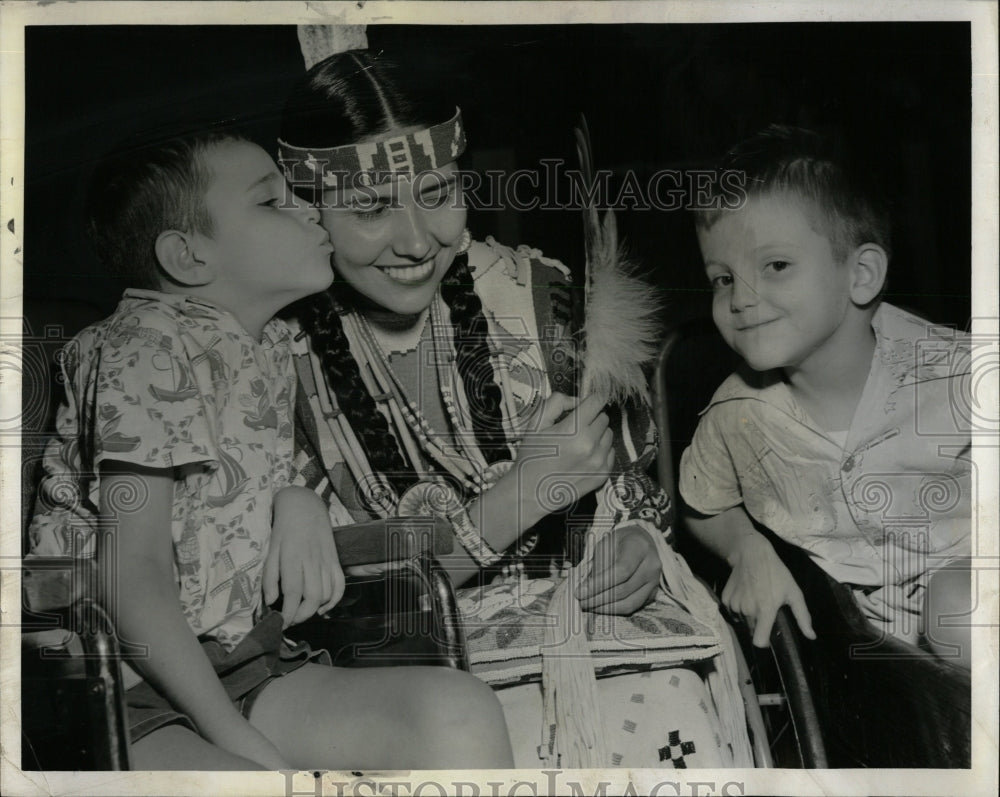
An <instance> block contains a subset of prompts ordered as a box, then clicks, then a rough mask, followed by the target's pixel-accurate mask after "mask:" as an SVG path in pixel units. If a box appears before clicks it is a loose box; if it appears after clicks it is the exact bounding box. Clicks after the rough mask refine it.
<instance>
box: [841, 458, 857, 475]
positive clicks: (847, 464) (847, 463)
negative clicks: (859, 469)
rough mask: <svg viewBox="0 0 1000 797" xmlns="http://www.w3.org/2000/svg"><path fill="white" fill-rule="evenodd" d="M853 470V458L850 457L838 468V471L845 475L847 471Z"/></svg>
mask: <svg viewBox="0 0 1000 797" xmlns="http://www.w3.org/2000/svg"><path fill="white" fill-rule="evenodd" d="M853 468H854V456H853V455H851V456H849V457H848V458H847V459H845V460H844V464H843V465H841V466H840V469H841V470H842V471H843V472H844V473H847V471H849V470H851V469H853Z"/></svg>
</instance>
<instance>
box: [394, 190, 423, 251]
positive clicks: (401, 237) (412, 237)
mask: <svg viewBox="0 0 1000 797" xmlns="http://www.w3.org/2000/svg"><path fill="white" fill-rule="evenodd" d="M394 232H395V235H394V236H393V241H392V250H393V252H394V253H395V254H396V255H398V256H400V257H408V258H412V259H414V260H422V259H423V258H424V257H426V256H427V253H428V252H430V251H431V232H430V230H429V229H428V226H427V215H426V213H425V211H424V210H423V209H422V208H419V207H417V206H416V203H406V204H404V205H403V207H402V208H401V209H400V212H399V213H397V214H396V229H395V231H394Z"/></svg>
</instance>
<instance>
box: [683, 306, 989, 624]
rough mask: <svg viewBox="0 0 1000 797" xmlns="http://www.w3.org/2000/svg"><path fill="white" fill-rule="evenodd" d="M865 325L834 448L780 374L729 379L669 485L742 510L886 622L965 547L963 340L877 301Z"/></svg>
mask: <svg viewBox="0 0 1000 797" xmlns="http://www.w3.org/2000/svg"><path fill="white" fill-rule="evenodd" d="M872 328H873V330H874V332H875V339H876V343H875V353H874V356H873V358H872V365H871V370H870V371H869V374H868V379H867V381H866V383H865V387H864V391H863V393H862V397H861V400H860V402H859V404H858V408H857V410H856V411H855V414H854V419H853V421H852V423H851V427H850V429H849V430H847V433H846V442H843V440H841V441H839V442H838V440H837V439H836V435H835V434H830V433H828V432H824V431H823V430H822V429H820V428H819V427H818V426H817V425H816V424H815V423H814V422H813V421H812V420H811V419H810V417H809V416H808V415H807V414H806V413H805V411H804V410H803V409H802V408H801V407H800V406H799V405H798V404H797V403H796V401H795V399H794V398H793V396H792V394H791V392H790V391H789V389H788V386H787V385H786V384H784V383H783V382H782V381H781V379H780V375H778V374H776V373H775V372H769V373H767V374H755V373H753V372H751V371H746V372H744V371H740V372H737V373H735V374H733V375H732V376H730V377H729V378H728V379H727V380H726V381H725V382H724V383H723V384H722V386H721V387H720V388H719V389H718V391H716V393H715V395H714V396H713V398H712V401H711V403H710V405H709V407H708V408H707V409H706V410H705V411H704V413H703V415H702V419H701V422H700V423H699V424H698V429H697V431H696V432H695V437H694V440H693V441H692V443H691V446H690V447H689V448H688V449H687V450H686V451H685V452H684V455H683V457H682V460H681V479H680V489H681V494H682V495H683V496H684V500H685V501H686V502H687V503H688V505H689V506H691V507H692V508H693V509H695V510H696V511H698V512H701V513H704V514H707V515H715V514H718V513H720V512H724V511H725V510H727V509H731V508H732V507H735V506H738V505H739V504H743V505H744V506H745V507H746V510H747V512H748V513H749V514H750V515H751V516H752V517H753V518H754V519H756V520H757V521H758V522H760V523H762V524H763V525H765V526H767V527H768V528H770V529H771V530H772V531H774V532H775V533H776V534H778V535H779V536H781V537H782V538H784V539H786V540H788V541H789V542H791V543H794V544H795V545H798V546H800V547H802V548H805V549H806V550H807V551H808V552H809V553H810V554H811V555H812V556H813V557H814V558H815V559H816V560H817V562H818V563H819V564H820V565H821V566H822V567H823V568H824V569H825V570H826V571H827V572H828V573H830V575H831V576H833V577H834V578H836V579H837V580H839V581H842V582H845V583H849V584H855V585H863V586H865V587H866V589H862V590H858V591H856V594H858V595H859V599H860V602H861V603H862V605H863V607H864V608H866V610H867V611H869V613H870V616H871V617H872V619H886V617H889V616H891V615H892V614H893V613H895V612H897V611H904V612H911V611H916V612H918V613H919V607H918V605H917V602H918V598H920V597H921V596H920V595H919V591H920V590H919V587H920V584H921V583H922V581H923V577H924V576H925V575H926V574H927V573H928V572H929V571H933V570H934V569H936V568H938V567H940V566H941V565H943V564H944V563H945V562H946V561H947V560H949V559H952V558H954V557H956V556H961V555H965V554H968V552H969V538H970V531H971V500H970V498H971V495H970V490H971V488H970V469H971V464H970V449H971V431H970V403H969V397H968V395H967V394H968V392H969V387H968V385H969V382H968V380H969V377H970V375H971V356H970V348H969V343H968V340H967V339H965V338H964V337H963V336H961V335H957V334H956V333H955V332H954V331H952V330H950V329H948V328H943V327H935V326H932V325H931V324H929V323H927V322H926V321H924V320H922V319H920V318H917V317H916V316H913V315H910V314H909V313H905V312H903V311H902V310H899V309H898V308H896V307H893V306H892V305H889V304H885V303H883V304H882V305H881V306H880V307H879V309H878V310H877V311H876V313H875V316H874V317H873V319H872ZM877 587H887V589H886V590H885V591H884V592H883V593H882V595H881V596H880V595H877V594H876V590H874V589H873V588H877ZM888 587H897V588H898V589H888ZM879 602H881V603H883V604H885V605H884V606H883V607H882V609H877V608H876V607H875V604H877V603H879ZM880 612H882V614H883V615H884V616H883V617H876V616H873V614H874V615H878V614H879V613H880ZM872 613H873V614H872Z"/></svg>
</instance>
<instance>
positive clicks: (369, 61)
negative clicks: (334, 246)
mask: <svg viewBox="0 0 1000 797" xmlns="http://www.w3.org/2000/svg"><path fill="white" fill-rule="evenodd" d="M413 75H414V71H413V70H411V69H403V68H400V67H399V66H397V65H396V64H394V63H393V62H392V61H390V60H388V59H385V58H380V57H376V56H374V55H372V54H371V53H369V52H367V51H364V50H354V51H349V52H345V53H340V54H337V55H333V56H331V57H329V58H327V59H325V60H324V61H321V62H320V63H318V64H316V65H315V66H314V67H313V68H312V69H310V70H309V71H308V72H307V73H306V75H305V76H304V77H303V78H302V79H301V80H300V81H299V82H298V83H297V84H296V86H295V87H294V88H293V89H292V91H291V93H290V94H289V97H288V100H287V101H286V104H285V111H284V116H283V119H282V128H281V138H282V140H284V141H286V142H288V143H289V144H292V145H297V146H322V147H336V146H341V145H344V144H351V143H355V142H361V141H370V140H372V139H374V138H377V137H378V136H380V135H383V134H385V133H387V132H389V131H390V130H393V129H396V128H401V127H410V126H421V127H428V126H430V125H433V124H438V123H440V122H441V121H442V120H443V119H448V118H450V116H451V115H452V114H453V113H454V107H453V106H448V105H441V104H439V103H436V102H434V101H433V100H428V99H427V98H426V96H425V95H424V93H423V86H424V85H426V83H427V81H421V80H419V79H417V78H414V77H413ZM295 190H296V191H297V192H299V193H300V194H301V195H302V196H303V197H304V198H305V199H308V200H310V201H313V202H315V201H318V200H319V199H320V197H318V196H314V195H311V194H312V193H313V192H312V191H311V189H310V187H309V186H304V185H296V186H295ZM330 290H331V291H333V290H335V291H336V296H337V302H338V303H339V304H341V305H342V306H344V307H345V308H346V309H352V308H354V307H355V306H357V303H358V297H357V294H356V293H355V292H354V291H353V290H350V289H349V288H348V286H346V285H345V284H344V283H343V282H338V283H335V287H333V288H331V289H330ZM441 295H442V298H443V299H444V300H445V302H446V303H447V304H448V307H449V309H450V311H451V318H452V323H453V326H454V329H455V338H454V344H455V349H456V352H457V363H456V364H457V366H458V372H459V375H460V376H461V378H462V383H463V386H464V388H465V393H466V396H467V397H468V399H469V406H470V412H471V421H472V428H473V430H474V432H475V435H476V440H477V442H478V443H479V445H480V447H481V448H482V450H483V455H484V456H485V458H486V460H487V462H494V461H497V460H500V459H504V458H506V457H507V456H509V451H508V449H507V447H506V442H507V441H506V437H505V435H504V432H503V423H502V415H501V399H502V396H501V393H500V388H499V387H498V386H497V385H496V382H495V381H494V378H493V369H492V365H491V362H490V357H489V343H488V340H487V335H486V332H487V324H486V317H485V316H484V315H483V307H482V303H481V302H480V300H479V297H478V296H477V295H476V293H475V291H474V290H473V286H472V275H471V273H470V271H469V266H468V256H467V255H465V254H460V255H457V256H456V257H455V260H454V262H453V263H452V266H451V268H450V269H449V272H448V274H447V275H445V278H444V280H443V281H442V283H441ZM295 312H297V313H298V315H299V318H300V323H301V324H302V327H303V329H304V330H305V332H306V333H307V334H308V335H309V338H310V343H311V344H312V348H313V351H314V352H315V353H316V354H317V356H318V357H319V358H320V361H321V363H322V365H323V369H324V371H325V373H326V376H327V381H328V383H329V385H330V387H331V388H332V390H333V391H334V394H335V395H336V397H337V401H338V403H339V405H340V409H341V410H342V411H343V412H344V413H346V414H347V417H348V421H349V422H350V424H351V427H352V428H353V429H354V432H355V434H356V435H357V436H358V439H359V441H360V442H361V444H362V446H363V447H364V449H365V453H366V454H367V456H368V460H369V462H370V463H371V465H372V467H373V468H374V469H375V470H376V471H378V472H379V473H381V474H383V475H384V476H386V478H388V479H389V481H390V483H391V484H392V485H393V487H394V488H395V489H396V491H397V492H402V491H403V490H404V489H405V488H406V487H407V486H409V484H412V482H413V481H414V480H415V478H416V474H415V473H414V472H413V470H412V469H411V468H409V467H407V465H406V462H405V460H404V458H403V456H402V454H401V453H400V449H399V445H398V444H397V442H396V440H395V438H394V436H393V434H392V431H391V430H390V428H389V425H388V423H387V421H386V419H385V417H384V416H383V415H382V414H381V413H380V412H379V411H378V408H377V407H376V406H375V402H374V400H373V399H372V397H371V395H370V394H369V393H368V391H367V390H366V389H365V386H364V383H363V382H362V381H361V373H360V369H359V368H358V364H357V362H356V361H355V360H354V357H353V356H352V355H351V352H350V348H349V346H348V341H347V338H346V336H345V334H344V329H343V326H342V324H341V321H340V318H339V317H338V315H337V311H336V308H335V303H334V301H333V299H332V297H331V295H330V294H329V293H323V294H318V295H316V296H313V297H310V298H309V299H307V300H304V301H303V302H300V303H299V304H298V305H297V306H296V308H295Z"/></svg>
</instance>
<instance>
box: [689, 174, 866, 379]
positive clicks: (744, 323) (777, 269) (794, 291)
mask: <svg viewBox="0 0 1000 797" xmlns="http://www.w3.org/2000/svg"><path fill="white" fill-rule="evenodd" d="M819 214H820V210H819V209H818V208H816V207H815V206H814V205H812V203H811V201H810V200H808V199H805V198H802V197H800V196H799V195H798V194H795V193H789V192H780V191H779V192H774V193H770V194H763V195H759V196H754V197H751V198H750V199H748V200H747V203H746V205H745V206H744V207H743V208H741V209H740V210H736V211H732V212H731V213H726V214H724V215H723V216H722V217H721V218H720V219H719V220H718V221H716V222H715V224H713V225H712V226H711V227H710V228H709V229H708V230H704V229H700V230H699V231H698V240H699V244H700V245H701V253H702V257H703V259H704V261H705V271H706V274H707V275H708V278H709V281H710V282H711V284H712V291H713V299H712V317H713V319H714V320H715V324H716V326H717V327H718V328H719V331H720V332H721V333H722V337H723V338H724V339H725V340H726V342H727V343H728V344H729V345H730V346H731V347H732V348H733V349H734V350H735V351H736V352H737V353H738V354H739V355H740V356H741V357H743V359H744V360H746V362H747V364H748V365H750V367H752V368H754V369H755V370H758V371H765V370H770V369H773V368H784V369H800V370H801V369H806V368H808V367H809V366H810V365H817V364H821V363H824V362H832V360H830V359H828V358H830V357H832V358H834V360H835V359H836V358H838V357H839V356H841V355H842V354H843V352H840V351H838V346H839V345H840V344H841V342H842V341H845V340H847V339H848V338H849V336H848V335H847V334H846V333H844V332H843V328H844V326H845V323H846V321H847V318H848V316H849V315H851V309H852V297H851V292H852V284H853V281H854V273H853V270H852V268H851V267H850V266H849V264H848V263H847V262H839V261H838V259H837V258H836V257H835V256H834V252H833V247H832V244H831V241H830V239H829V238H828V237H827V235H826V234H824V233H823V232H820V231H818V230H817V229H816V227H817V226H818V225H817V224H815V221H814V219H818V218H819ZM848 259H850V258H848Z"/></svg>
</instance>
